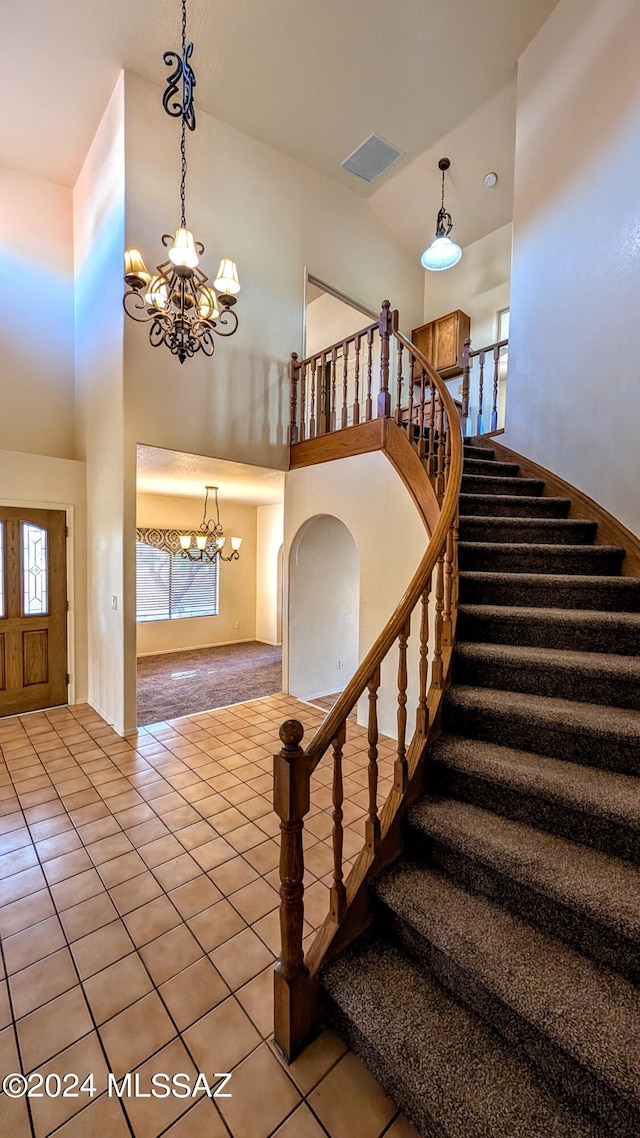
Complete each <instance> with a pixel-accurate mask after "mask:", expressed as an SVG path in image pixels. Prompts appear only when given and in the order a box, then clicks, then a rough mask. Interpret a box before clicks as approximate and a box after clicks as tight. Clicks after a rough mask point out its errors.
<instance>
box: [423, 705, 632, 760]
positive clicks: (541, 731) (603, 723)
mask: <svg viewBox="0 0 640 1138" xmlns="http://www.w3.org/2000/svg"><path fill="white" fill-rule="evenodd" d="M444 723H445V729H446V730H451V731H453V733H454V734H456V735H469V736H472V737H475V738H478V739H483V740H485V741H486V742H491V743H500V744H501V745H503V746H510V745H515V746H517V747H518V748H519V749H521V750H525V751H537V752H539V753H540V754H542V755H550V756H551V757H552V758H559V759H561V758H566V759H568V760H569V761H571V762H578V763H583V764H586V765H587V766H597V767H601V768H604V769H605V770H617V771H620V772H622V773H627V774H640V715H639V714H638V712H637V711H630V710H628V709H627V708H618V707H607V706H605V705H604V704H593V703H579V702H578V701H576V700H569V699H558V698H557V697H549V696H541V695H531V694H529V693H524V692H513V691H504V690H503V689H495V688H478V687H467V686H464V685H462V684H456V685H454V686H453V687H451V688H450V689H449V691H448V692H447V694H446V696H445V701H444Z"/></svg>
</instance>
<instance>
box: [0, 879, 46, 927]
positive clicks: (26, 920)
mask: <svg viewBox="0 0 640 1138" xmlns="http://www.w3.org/2000/svg"><path fill="white" fill-rule="evenodd" d="M54 913H55V909H54V906H53V902H52V900H51V897H50V895H49V890H48V889H41V890H39V892H37V893H31V894H30V895H29V896H28V897H21V898H20V899H19V900H18V901H12V902H11V904H9V905H4V906H3V907H2V908H0V936H2V937H9V936H12V935H13V934H14V933H19V932H21V930H22V929H26V928H29V927H30V926H31V925H37V924H39V923H40V921H44V920H46V919H47V917H51V916H53V915H54Z"/></svg>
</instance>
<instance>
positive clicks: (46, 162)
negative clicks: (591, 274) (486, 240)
mask: <svg viewBox="0 0 640 1138" xmlns="http://www.w3.org/2000/svg"><path fill="white" fill-rule="evenodd" d="M556 2H557V0H392V2H389V0H188V11H189V34H190V37H191V38H192V39H193V40H194V41H195V45H196V50H195V53H194V57H193V64H194V68H195V71H196V75H197V90H196V99H197V103H198V104H199V105H200V106H201V107H202V108H204V109H205V110H206V111H209V112H210V113H211V114H214V115H217V116H218V117H219V118H221V119H223V120H224V121H226V122H228V123H230V124H231V125H233V126H235V127H237V128H239V129H240V130H242V131H245V132H246V133H247V134H249V135H252V136H253V137H255V138H257V139H260V140H261V141H263V142H265V143H267V144H268V145H270V146H273V147H275V148H276V149H278V150H280V151H283V152H284V153H286V154H288V155H291V156H292V157H294V158H297V159H299V160H300V161H302V162H304V163H306V164H307V165H308V166H310V167H312V168H313V169H315V170H317V171H319V172H320V173H322V174H324V175H326V176H327V177H329V178H335V179H336V180H338V181H339V182H341V183H342V184H343V185H345V186H347V187H349V188H350V189H351V190H353V191H354V192H355V193H358V194H362V195H364V196H368V197H370V198H371V200H372V204H373V206H374V208H376V209H377V210H378V211H379V212H380V213H381V215H382V216H383V217H384V218H385V220H386V221H387V222H388V223H389V224H390V225H391V226H392V228H396V229H397V230H398V233H399V235H400V236H401V238H402V240H403V241H405V242H408V243H412V242H414V241H415V228H416V224H417V223H418V221H419V223H420V225H422V227H423V228H424V225H425V224H426V226H427V232H426V236H427V237H428V236H429V230H430V229H431V228H432V225H433V221H434V219H435V214H436V212H437V208H438V205H439V200H438V199H439V172H438V169H437V159H438V158H439V157H440V156H441V152H442V153H445V152H446V153H447V154H448V157H450V158H451V161H452V167H451V177H450V183H449V184H450V192H451V198H450V200H449V199H448V202H447V204H448V205H449V206H450V208H451V209H452V212H453V208H454V206H455V208H456V209H457V218H456V220H457V222H458V224H459V225H460V229H459V230H457V231H456V236H457V239H458V241H461V243H463V244H464V243H466V242H467V241H468V240H473V239H475V238H476V237H478V236H481V235H482V231H484V232H488V231H489V229H491V228H495V227H496V223H497V224H502V223H503V222H504V221H506V220H508V219H509V217H510V208H511V192H512V164H513V124H514V107H515V98H514V90H515V87H514V78H515V72H516V63H517V59H518V56H519V55H520V53H521V52H522V50H523V49H524V47H525V46H526V45H527V43H528V42H529V41H530V40H531V39H532V37H533V36H534V35H535V33H536V32H537V30H538V29H539V27H540V26H541V25H542V23H543V22H544V20H545V19H546V18H547V16H548V15H549V14H550V12H551V11H552V9H553V8H554V7H555V4H556ZM2 27H3V32H4V45H5V49H4V51H3V60H2V71H3V87H4V92H5V113H4V116H3V128H2V133H1V138H0V165H3V166H7V167H10V168H12V169H17V170H20V171H23V172H25V173H29V174H32V175H35V176H38V177H42V178H46V179H49V180H50V181H54V182H57V183H60V184H62V185H65V186H72V185H73V184H74V182H75V179H76V177H77V175H78V172H79V170H80V168H81V165H82V162H83V159H84V156H85V154H86V152H87V150H88V147H89V144H90V142H91V139H92V137H93V134H94V132H95V130H96V127H97V125H98V122H99V120H100V117H101V115H102V113H103V111H104V108H105V106H106V103H107V100H108V98H109V95H110V93H111V91H112V89H113V86H114V84H115V81H116V78H117V75H118V72H119V71H120V69H121V68H122V67H125V68H127V69H130V70H132V71H134V72H136V73H137V74H139V75H141V76H142V77H143V78H145V79H148V80H149V81H151V82H154V83H156V84H158V85H162V84H163V83H164V77H165V75H166V68H165V66H164V64H163V62H162V53H163V51H164V50H166V49H167V48H172V47H177V46H178V45H179V38H180V5H179V2H178V0H136V2H135V3H134V2H132V0H28V2H25V0H3V5H2ZM487 106H488V107H489V111H488V112H485V113H484V114H483V108H485V107H487ZM491 108H493V111H492V110H491ZM372 132H376V133H377V134H380V135H382V137H383V138H385V139H388V140H389V141H390V142H392V143H394V144H395V145H396V146H397V147H398V148H399V149H400V150H401V151H403V154H404V157H403V158H401V159H400V160H399V161H398V162H397V163H396V164H395V165H394V166H393V167H392V168H391V169H390V170H389V171H388V172H387V173H386V174H383V175H382V176H381V178H380V179H378V180H377V181H376V182H374V183H373V185H371V186H370V185H368V184H367V183H366V182H363V181H361V180H359V179H357V178H355V177H354V176H353V175H351V174H348V173H346V172H345V171H343V170H341V169H340V163H341V162H342V160H343V159H344V158H346V157H347V155H348V154H349V153H350V152H351V151H352V150H354V149H355V148H356V147H357V146H358V145H359V144H360V143H361V142H363V141H364V139H365V138H366V137H367V136H368V135H369V134H370V133H372ZM449 151H451V152H449ZM490 169H495V170H496V171H497V173H498V174H499V178H500V181H499V183H498V187H496V189H497V191H498V192H497V193H494V195H493V197H488V196H487V194H486V193H485V194H484V197H483V194H482V192H481V191H480V186H481V185H482V177H483V176H484V174H485V173H486V172H487V171H488V170H490ZM478 179H479V181H478ZM478 197H479V199H480V205H479V206H478V204H477V202H476V199H477V198H478ZM409 199H411V201H412V203H413V210H414V214H415V212H416V211H417V216H413V215H410V214H408V213H407V202H408V201H409ZM474 203H475V204H474ZM487 211H488V212H487ZM411 216H413V220H411ZM463 218H464V222H463ZM483 218H484V220H483ZM463 224H464V226H465V227H466V229H463V228H462V226H463Z"/></svg>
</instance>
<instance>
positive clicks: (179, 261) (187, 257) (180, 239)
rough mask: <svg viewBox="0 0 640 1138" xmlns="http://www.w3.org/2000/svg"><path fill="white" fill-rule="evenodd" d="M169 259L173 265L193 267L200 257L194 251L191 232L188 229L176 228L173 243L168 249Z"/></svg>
mask: <svg viewBox="0 0 640 1138" xmlns="http://www.w3.org/2000/svg"><path fill="white" fill-rule="evenodd" d="M169 260H170V261H171V262H172V263H173V264H174V265H180V266H182V267H183V268H186V269H195V267H196V265H197V264H198V261H199V260H200V258H199V257H198V254H197V253H196V247H195V243H194V240H193V233H192V232H191V230H190V229H182V228H180V229H176V235H175V237H174V239H173V245H172V246H171V248H170V249H169Z"/></svg>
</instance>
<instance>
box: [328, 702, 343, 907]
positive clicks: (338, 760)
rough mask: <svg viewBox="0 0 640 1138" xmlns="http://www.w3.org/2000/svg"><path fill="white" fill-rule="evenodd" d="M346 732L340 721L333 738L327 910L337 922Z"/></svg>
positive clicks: (341, 904) (340, 872) (341, 874)
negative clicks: (330, 876)
mask: <svg viewBox="0 0 640 1138" xmlns="http://www.w3.org/2000/svg"><path fill="white" fill-rule="evenodd" d="M346 734H347V725H346V723H342V725H341V726H340V727H339V728H338V733H337V735H336V737H335V739H334V740H333V884H332V886H331V900H330V907H329V911H330V914H331V919H332V920H333V921H335V922H336V924H339V923H340V921H341V920H342V918H343V917H344V914H345V910H346V907H347V890H346V887H345V884H344V881H343V873H342V841H343V830H342V803H343V801H344V791H343V787H342V751H343V748H344V743H345V738H346Z"/></svg>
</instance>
